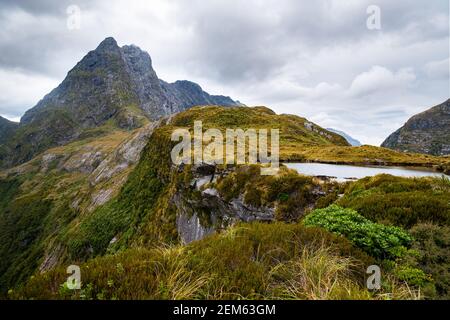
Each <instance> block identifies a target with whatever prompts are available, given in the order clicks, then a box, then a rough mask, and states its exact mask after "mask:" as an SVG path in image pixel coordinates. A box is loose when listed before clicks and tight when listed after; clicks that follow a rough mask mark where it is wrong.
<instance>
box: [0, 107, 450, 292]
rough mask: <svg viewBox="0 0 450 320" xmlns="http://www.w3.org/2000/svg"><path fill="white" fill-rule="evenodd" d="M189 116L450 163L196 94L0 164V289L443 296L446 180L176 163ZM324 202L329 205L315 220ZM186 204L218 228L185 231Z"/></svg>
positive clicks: (286, 148)
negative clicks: (371, 276)
mask: <svg viewBox="0 0 450 320" xmlns="http://www.w3.org/2000/svg"><path fill="white" fill-rule="evenodd" d="M194 120H201V121H202V122H203V129H204V130H206V129H208V128H219V129H225V128H242V129H248V128H255V129H259V128H279V129H280V149H281V150H280V151H281V152H280V153H281V154H280V156H281V158H282V159H294V160H296V161H301V160H314V161H331V157H334V158H335V159H336V158H337V157H339V159H340V160H339V161H342V162H352V161H355V159H357V160H358V161H359V160H361V161H363V162H364V161H368V160H367V159H369V160H370V159H372V158H370V157H371V156H373V159H383V158H382V157H383V156H384V157H385V158H384V159H385V160H386V159H391V160H392V161H394V160H395V161H398V162H399V163H401V161H403V160H404V161H405V162H404V163H405V164H406V163H407V164H419V163H420V164H422V165H433V164H438V163H439V162H441V161H446V160H445V158H439V157H433V156H426V155H423V156H421V155H414V154H403V153H399V152H395V151H391V150H386V149H382V148H376V147H367V146H363V147H359V148H355V147H350V146H348V145H347V143H346V142H345V140H344V139H343V138H342V137H340V136H338V135H335V134H333V133H330V132H328V131H326V130H325V129H322V128H320V127H319V126H316V125H314V124H311V123H310V122H308V121H307V120H306V119H304V118H300V117H296V116H291V115H276V114H274V113H273V112H272V111H271V110H269V109H267V108H264V107H256V108H246V107H227V108H221V107H216V106H208V107H195V108H192V109H190V110H188V111H185V112H182V113H179V114H176V115H174V116H172V117H170V118H169V119H164V120H162V121H160V122H158V123H152V124H150V125H147V126H145V127H143V128H141V129H137V130H134V131H129V130H120V129H117V128H116V127H103V129H104V131H102V134H101V135H100V136H99V135H97V133H96V132H93V133H92V135H88V136H86V137H84V138H83V139H82V140H79V141H75V142H72V143H70V144H67V145H64V146H61V147H57V148H53V149H49V150H47V151H45V152H44V153H42V154H40V155H39V156H37V157H35V158H34V159H32V160H31V161H29V162H27V163H25V164H23V165H21V166H18V167H15V168H12V169H10V170H7V171H3V172H2V174H1V175H0V191H1V192H0V213H1V219H0V237H1V239H0V240H1V241H0V255H1V256H2V261H1V263H0V287H1V291H2V293H3V294H4V295H7V292H8V291H9V297H11V298H27V299H28V298H36V299H42V298H82V299H115V298H118V299H120V298H124V299H128V298H164V299H182V298H199V299H204V298H214V299H222V298H227V299H234V298H242V297H245V298H255V299H260V298H261V299H262V298H267V299H271V298H274V299H280V298H291V299H320V298H326V299H350V298H355V299H384V298H405V299H406V298H408V299H409V298H423V297H425V298H444V297H447V296H448V294H449V293H448V290H449V279H450V276H449V274H448V272H447V271H446V270H448V265H449V261H448V245H449V242H448V236H447V235H448V234H449V233H448V228H449V225H448V223H449V216H450V212H449V203H450V199H449V194H450V190H449V183H448V180H446V179H445V178H443V179H431V178H422V179H407V178H398V177H393V176H389V175H381V176H376V177H372V178H366V179H361V180H359V181H356V182H353V183H348V184H338V183H323V182H320V181H318V180H317V179H314V178H311V177H305V176H301V175H299V174H297V173H296V172H294V171H292V170H288V169H287V168H284V167H282V168H281V169H280V172H279V174H278V175H276V176H270V177H264V176H261V175H259V174H258V171H259V170H258V169H259V166H258V165H256V166H247V165H243V166H238V167H234V166H212V167H211V166H210V167H208V166H206V167H204V166H203V167H202V166H179V167H176V166H174V165H173V164H172V162H171V159H170V151H171V149H172V147H173V146H174V145H175V144H176V142H173V141H171V139H170V136H171V133H172V131H173V129H175V128H188V129H190V130H192V126H193V122H194ZM332 150H334V151H339V150H341V151H342V153H341V152H333V151H332ZM361 150H362V151H361ZM308 152H309V155H308ZM325 155H327V157H328V156H330V158H327V157H326V156H325ZM308 157H310V158H308ZM406 161H407V162H406ZM205 170H206V171H208V172H210V171H211V170H212V171H211V172H212V175H213V176H214V177H215V178H214V179H213V178H211V180H210V182H209V183H206V184H205V185H203V186H201V187H199V186H197V183H198V181H200V180H201V179H202V178H204V177H205V175H206V176H208V175H209V174H210V173H204V172H203V171H205ZM208 190H209V191H208ZM206 191H208V192H206ZM322 215H325V216H326V218H327V219H322V218H320V219H319V218H316V219H314V217H321V216H322ZM180 217H185V218H186V219H194V220H192V221H198V228H200V229H201V230H207V231H208V233H205V236H206V235H207V234H209V232H210V231H211V230H213V231H215V232H212V233H214V234H212V235H209V236H206V237H204V239H202V240H200V241H194V242H191V243H188V244H186V245H185V244H184V242H183V241H182V236H181V234H180V232H181V229H180V221H179V219H180ZM195 219H196V220H195ZM245 221H248V222H245ZM258 221H266V222H265V223H262V222H258ZM325 222H327V223H325ZM385 239H386V240H385ZM194 240H196V239H194ZM374 263H376V264H379V265H380V266H382V268H383V270H384V271H386V273H385V276H384V277H383V288H382V290H381V291H378V292H369V291H367V289H365V283H364V281H365V280H364V274H365V270H366V268H367V266H368V265H370V264H374ZM70 264H79V265H81V268H82V272H83V276H82V277H83V286H82V290H81V291H71V290H68V288H67V285H64V282H65V279H66V277H67V274H66V273H65V267H66V266H67V265H70Z"/></svg>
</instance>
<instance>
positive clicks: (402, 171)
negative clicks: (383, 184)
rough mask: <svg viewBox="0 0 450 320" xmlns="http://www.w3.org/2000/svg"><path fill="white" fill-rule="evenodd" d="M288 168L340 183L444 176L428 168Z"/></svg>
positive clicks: (310, 165)
mask: <svg viewBox="0 0 450 320" xmlns="http://www.w3.org/2000/svg"><path fill="white" fill-rule="evenodd" d="M284 165H285V166H286V167H288V168H291V169H295V170H297V171H298V172H299V173H301V174H305V175H309V176H328V177H333V178H335V179H336V180H338V181H348V180H353V179H361V178H364V177H367V176H375V175H377V174H382V173H387V174H391V175H393V176H402V177H430V176H436V177H441V176H443V175H444V174H443V173H439V172H436V171H432V170H431V169H427V168H405V167H385V166H353V165H340V164H325V163H284Z"/></svg>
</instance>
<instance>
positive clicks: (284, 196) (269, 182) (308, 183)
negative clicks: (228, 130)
mask: <svg viewBox="0 0 450 320" xmlns="http://www.w3.org/2000/svg"><path fill="white" fill-rule="evenodd" d="M259 172H260V167H259V166H257V165H253V166H240V167H237V168H236V170H235V171H234V172H232V173H231V174H229V175H227V176H225V177H224V178H222V179H219V181H218V182H217V186H216V187H217V190H218V191H219V193H220V194H221V195H222V196H223V197H224V199H225V200H226V201H230V200H232V199H233V198H238V197H239V196H240V195H243V200H244V203H246V204H248V205H251V206H253V207H261V206H266V207H276V208H277V209H276V212H275V215H276V218H277V219H278V220H281V221H296V220H297V219H298V218H299V217H301V216H302V215H303V214H304V213H305V211H306V210H307V208H308V207H309V206H311V205H313V204H314V203H315V201H316V200H317V198H318V196H317V195H316V194H314V193H313V192H312V191H313V190H314V189H317V190H322V188H323V187H322V186H320V185H319V184H318V183H317V182H314V181H313V179H312V178H311V177H308V176H302V175H299V174H297V172H296V171H295V170H290V169H287V168H286V167H282V168H280V172H279V173H278V174H277V175H275V176H262V175H260V174H259Z"/></svg>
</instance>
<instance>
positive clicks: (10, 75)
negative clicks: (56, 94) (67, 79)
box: [0, 69, 58, 120]
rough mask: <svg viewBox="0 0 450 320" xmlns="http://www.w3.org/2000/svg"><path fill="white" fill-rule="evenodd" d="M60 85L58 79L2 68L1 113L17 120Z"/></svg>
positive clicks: (0, 85) (0, 88) (0, 84)
mask: <svg viewBox="0 0 450 320" xmlns="http://www.w3.org/2000/svg"><path fill="white" fill-rule="evenodd" d="M57 85H58V81H57V80H55V79H53V78H48V77H45V76H42V75H36V74H26V73H24V72H21V71H19V70H3V69H0V92H1V93H2V94H1V95H0V114H2V115H3V116H5V117H7V118H8V119H11V120H17V119H18V117H20V116H21V115H22V114H23V113H24V112H25V111H26V110H28V109H29V108H31V107H33V106H34V105H35V104H36V103H37V102H38V101H39V100H40V99H41V98H42V97H43V93H44V92H45V93H48V92H50V90H52V89H53V88H55V87H56V86H57Z"/></svg>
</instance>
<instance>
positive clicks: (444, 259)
mask: <svg viewBox="0 0 450 320" xmlns="http://www.w3.org/2000/svg"><path fill="white" fill-rule="evenodd" d="M410 232H411V234H412V235H413V237H414V242H413V245H412V248H413V249H414V250H415V251H417V252H418V255H416V256H414V257H412V258H411V259H412V261H411V262H410V263H411V264H413V265H414V266H416V267H418V268H420V269H422V270H423V271H425V272H426V273H428V274H430V275H431V276H432V278H433V280H434V284H435V287H436V294H437V296H431V297H430V298H440V299H450V228H449V227H447V226H437V225H433V224H419V225H417V226H415V227H414V228H412V229H411V231H410Z"/></svg>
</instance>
